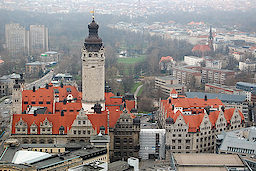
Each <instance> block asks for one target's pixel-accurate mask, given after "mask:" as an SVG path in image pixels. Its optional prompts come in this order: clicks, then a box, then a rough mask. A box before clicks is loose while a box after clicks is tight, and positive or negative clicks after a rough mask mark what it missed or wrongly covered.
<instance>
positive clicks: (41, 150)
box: [34, 149, 60, 153]
mask: <svg viewBox="0 0 256 171" xmlns="http://www.w3.org/2000/svg"><path fill="white" fill-rule="evenodd" d="M34 151H37V149H35V150H34ZM39 151H40V152H46V153H47V152H50V153H52V151H53V150H52V149H50V151H48V150H47V149H45V150H43V149H39ZM58 153H60V149H58Z"/></svg>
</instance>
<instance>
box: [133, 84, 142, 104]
mask: <svg viewBox="0 0 256 171" xmlns="http://www.w3.org/2000/svg"><path fill="white" fill-rule="evenodd" d="M142 86H143V85H140V86H139V87H137V89H136V91H135V93H134V98H135V109H137V104H138V103H137V95H138V93H139V91H140V89H141V88H142Z"/></svg>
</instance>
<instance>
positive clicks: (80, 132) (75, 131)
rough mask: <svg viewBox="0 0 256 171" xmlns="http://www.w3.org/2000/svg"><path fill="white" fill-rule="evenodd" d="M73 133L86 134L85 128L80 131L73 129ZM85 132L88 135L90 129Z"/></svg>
mask: <svg viewBox="0 0 256 171" xmlns="http://www.w3.org/2000/svg"><path fill="white" fill-rule="evenodd" d="M73 133H74V134H75V135H76V134H78V135H80V134H82V133H83V134H84V135H85V134H86V130H83V131H81V130H78V131H77V130H74V131H73ZM87 134H88V135H90V134H91V131H90V130H88V131H87Z"/></svg>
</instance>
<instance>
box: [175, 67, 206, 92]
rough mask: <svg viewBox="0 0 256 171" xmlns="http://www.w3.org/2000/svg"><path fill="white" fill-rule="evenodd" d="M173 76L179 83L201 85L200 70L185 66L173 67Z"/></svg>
mask: <svg viewBox="0 0 256 171" xmlns="http://www.w3.org/2000/svg"><path fill="white" fill-rule="evenodd" d="M173 76H174V77H175V78H176V79H178V81H179V84H182V85H190V84H192V83H193V84H194V86H196V87H198V86H200V85H201V79H202V77H201V72H200V71H197V70H193V69H189V68H185V67H173Z"/></svg>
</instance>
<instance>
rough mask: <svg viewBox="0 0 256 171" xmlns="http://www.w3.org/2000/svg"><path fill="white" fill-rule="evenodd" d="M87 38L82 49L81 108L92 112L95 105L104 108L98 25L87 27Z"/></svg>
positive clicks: (92, 24) (103, 56)
mask: <svg viewBox="0 0 256 171" xmlns="http://www.w3.org/2000/svg"><path fill="white" fill-rule="evenodd" d="M88 28H89V36H88V37H87V38H86V39H85V42H84V46H83V48H82V57H81V59H82V106H83V109H84V110H85V111H89V112H93V111H94V110H93V109H92V108H93V107H94V105H95V104H96V103H99V104H100V105H101V107H102V108H103V110H104V108H105V55H104V47H103V43H102V39H101V38H100V37H99V35H98V29H99V25H98V24H97V23H96V22H95V21H94V18H93V20H92V22H91V23H90V24H89V25H88Z"/></svg>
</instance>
